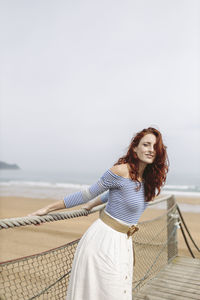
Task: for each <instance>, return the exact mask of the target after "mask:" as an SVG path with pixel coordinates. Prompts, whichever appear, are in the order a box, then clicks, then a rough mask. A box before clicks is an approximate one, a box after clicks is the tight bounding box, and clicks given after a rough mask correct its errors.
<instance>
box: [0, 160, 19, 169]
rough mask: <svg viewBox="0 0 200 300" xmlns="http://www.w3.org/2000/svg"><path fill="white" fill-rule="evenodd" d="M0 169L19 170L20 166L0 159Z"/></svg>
mask: <svg viewBox="0 0 200 300" xmlns="http://www.w3.org/2000/svg"><path fill="white" fill-rule="evenodd" d="M0 169H1V170H2V169H4V170H6V169H7V170H20V167H19V166H18V165H17V164H8V163H6V162H3V161H0Z"/></svg>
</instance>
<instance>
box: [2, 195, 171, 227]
mask: <svg viewBox="0 0 200 300" xmlns="http://www.w3.org/2000/svg"><path fill="white" fill-rule="evenodd" d="M171 197H172V196H171V195H168V196H165V197H163V198H161V199H158V200H155V201H153V202H151V203H149V205H148V206H152V205H156V204H158V203H160V202H164V201H167V200H168V199H170V198H171ZM105 206H106V204H102V205H98V206H97V207H94V208H92V209H91V210H90V211H88V210H86V209H83V208H82V209H78V210H72V211H67V212H59V213H51V214H47V215H44V216H31V217H28V216H27V217H20V218H10V219H2V220H0V229H8V228H14V227H20V226H27V225H32V224H33V225H38V224H41V223H46V222H53V221H59V220H65V219H72V218H77V217H82V216H87V215H89V214H92V213H95V212H97V211H100V210H102V209H103V208H104V207H105Z"/></svg>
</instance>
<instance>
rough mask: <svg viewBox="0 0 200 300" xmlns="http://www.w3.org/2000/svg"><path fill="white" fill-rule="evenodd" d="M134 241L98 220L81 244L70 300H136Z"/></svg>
mask: <svg viewBox="0 0 200 300" xmlns="http://www.w3.org/2000/svg"><path fill="white" fill-rule="evenodd" d="M132 247H133V244H132V238H131V237H130V238H128V237H127V234H125V233H121V232H118V231H116V230H114V229H112V228H111V227H109V226H108V225H106V224H105V223H104V222H103V221H101V220H100V219H98V220H96V221H95V222H94V223H93V224H92V225H91V226H90V227H89V228H88V230H87V231H86V232H85V234H84V235H83V236H82V238H81V240H80V242H79V243H78V246H77V249H76V252H75V255H74V260H73V264H72V271H71V276H70V280H69V285H68V289H67V298H66V300H132V276H133V248H132Z"/></svg>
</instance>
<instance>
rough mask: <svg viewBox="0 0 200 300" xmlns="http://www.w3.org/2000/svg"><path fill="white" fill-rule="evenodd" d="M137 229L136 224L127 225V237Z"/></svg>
mask: <svg viewBox="0 0 200 300" xmlns="http://www.w3.org/2000/svg"><path fill="white" fill-rule="evenodd" d="M138 230H139V227H138V226H135V225H132V226H131V227H129V230H128V231H127V235H128V237H130V236H131V235H133V234H134V233H135V232H136V231H138Z"/></svg>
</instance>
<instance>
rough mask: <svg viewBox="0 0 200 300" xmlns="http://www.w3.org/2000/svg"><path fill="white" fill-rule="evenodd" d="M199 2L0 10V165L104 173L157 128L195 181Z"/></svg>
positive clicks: (180, 169)
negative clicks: (140, 134)
mask: <svg viewBox="0 0 200 300" xmlns="http://www.w3.org/2000/svg"><path fill="white" fill-rule="evenodd" d="M199 19H200V1H198V0H164V1H163V0H137V1H136V0H127V1H124V0H121V1H119V0H101V1H96V0H77V1H74V0H65V1H64V0H63V1H60V0H58V1H50V0H34V1H27V0H24V1H20V0H18V1H16V0H10V1H9V0H4V1H1V2H0V43H1V46H0V53H1V56H0V106H1V107H0V108H1V110H0V116H1V128H0V130H1V131H0V142H1V153H0V154H1V155H0V160H4V161H6V162H9V163H18V164H19V165H20V166H21V167H22V168H24V169H31V168H34V169H36V168H40V169H51V170H53V169H56V170H59V169H62V170H65V169H66V170H68V171H70V170H74V171H78V170H80V169H81V170H82V171H83V172H84V170H87V171H88V170H94V171H96V170H98V169H99V170H100V171H102V170H104V169H105V168H107V167H110V166H111V165H112V164H113V162H115V160H116V159H117V158H118V157H119V156H121V155H122V154H124V153H125V151H126V148H127V146H128V144H129V142H130V140H131V138H132V136H133V134H134V133H135V132H137V131H139V130H141V129H143V128H146V127H149V126H155V127H156V128H157V129H159V130H160V131H161V132H162V134H163V139H164V142H165V144H166V145H167V147H168V152H169V158H170V162H171V172H175V173H176V172H177V173H191V174H192V173H194V174H200V171H199V166H200V151H199V149H200V97H199V96H200V93H199V83H200V59H199V53H200V46H199V45H200V42H199V36H200V30H199V28H200V24H199Z"/></svg>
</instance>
